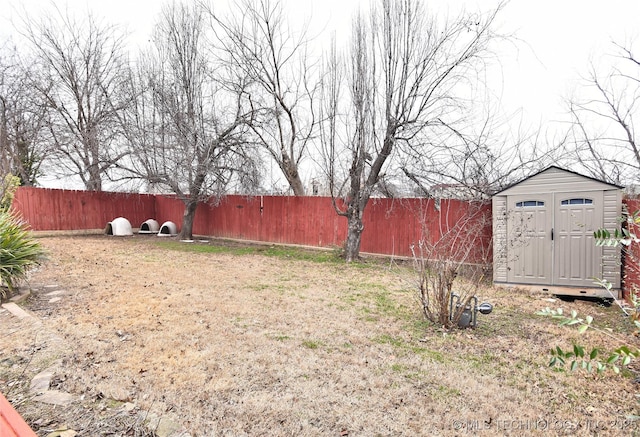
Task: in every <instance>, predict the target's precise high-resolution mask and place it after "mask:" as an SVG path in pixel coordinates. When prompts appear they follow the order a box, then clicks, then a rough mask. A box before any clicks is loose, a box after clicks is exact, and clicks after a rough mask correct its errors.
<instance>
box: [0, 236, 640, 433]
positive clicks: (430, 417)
mask: <svg viewBox="0 0 640 437" xmlns="http://www.w3.org/2000/svg"><path fill="white" fill-rule="evenodd" d="M41 242H42V244H43V245H44V246H45V247H46V248H47V250H48V252H49V261H48V262H47V263H46V264H45V265H44V266H43V267H42V268H41V269H40V270H39V271H38V272H36V273H35V274H34V275H33V278H32V281H31V282H32V283H31V285H32V286H33V287H34V288H36V289H39V288H40V287H41V286H44V285H48V284H57V285H59V286H60V287H61V288H63V289H64V290H66V291H67V292H68V294H67V295H65V296H64V297H63V299H62V300H61V301H59V302H55V303H50V302H49V298H46V297H45V296H44V295H43V293H42V292H41V293H40V294H36V295H35V296H34V297H33V298H32V299H31V300H30V301H29V302H28V303H27V304H26V307H27V308H28V309H31V310H32V311H33V312H34V313H35V314H36V315H37V316H38V317H39V318H40V319H41V321H42V327H41V328H37V329H35V331H34V328H27V327H22V326H21V323H22V322H20V321H17V320H16V319H15V318H10V317H9V316H8V315H7V314H6V313H4V312H3V313H0V317H1V319H0V320H1V321H2V323H3V326H7V324H9V326H8V335H4V336H3V338H2V339H1V340H0V346H1V347H2V350H3V353H2V356H3V359H2V361H0V391H2V392H3V393H7V392H9V396H8V397H10V398H12V400H13V401H14V402H16V399H17V403H18V410H19V411H20V412H21V413H22V414H23V415H24V416H25V418H26V419H27V420H28V421H29V422H30V423H31V424H32V426H33V427H34V429H36V430H39V431H38V432H39V434H41V435H45V434H46V432H47V431H48V430H49V431H50V430H51V429H55V426H56V425H57V424H62V423H65V424H66V425H67V426H68V427H69V428H72V429H76V430H84V431H85V434H86V435H112V434H109V432H111V431H109V432H107V431H103V430H102V428H100V427H99V426H98V425H99V424H101V423H104V421H105V420H108V419H109V418H111V423H112V424H120V425H118V426H120V427H121V429H119V430H118V432H115V434H116V435H135V434H138V433H139V431H138V428H137V422H136V421H137V420H138V419H137V418H139V416H136V417H137V418H134V417H133V416H131V415H130V414H129V415H127V414H126V413H124V412H122V410H121V405H122V402H127V401H129V402H132V403H135V405H136V408H137V409H138V410H141V411H143V412H145V411H150V412H153V413H155V414H166V415H169V416H170V417H173V418H174V419H175V420H177V421H178V422H180V423H181V424H182V425H184V427H185V428H186V429H187V430H188V431H189V432H190V433H191V434H192V435H238V436H239V435H296V436H306V435H309V436H311V435H333V436H340V435H351V436H365V435H366V436H374V435H443V436H447V435H461V434H465V433H470V434H477V435H495V434H505V435H529V434H534V435H535V434H540V433H543V431H544V434H545V435H591V434H594V431H597V433H598V435H622V434H627V435H628V434H630V432H628V431H631V430H633V431H636V432H637V431H638V430H639V429H640V428H638V427H637V426H635V423H633V424H629V423H628V422H627V421H625V417H627V416H628V415H636V414H638V413H639V411H638V404H637V400H636V392H637V386H636V383H635V382H634V377H635V375H633V374H632V373H631V372H626V373H625V374H624V375H620V376H615V375H611V374H609V375H607V376H604V377H597V376H594V375H586V374H582V373H569V374H567V373H560V372H554V371H552V370H551V369H549V368H548V367H547V365H546V364H547V362H548V356H547V351H548V350H549V348H550V347H552V346H555V345H561V346H563V347H564V346H568V345H571V343H572V341H575V340H577V339H579V340H580V341H581V342H582V343H586V344H587V345H596V344H603V345H610V346H617V345H615V344H613V343H611V342H610V340H609V339H607V338H604V337H601V336H599V335H598V334H597V333H587V334H585V335H584V336H581V337H578V335H577V334H576V333H575V332H574V331H573V330H571V329H566V328H560V327H557V326H555V325H554V324H553V323H552V322H551V321H550V320H549V319H544V318H541V317H538V316H535V315H534V313H535V311H536V310H538V309H541V308H543V307H545V306H563V307H564V308H565V309H566V310H568V309H572V308H575V309H577V310H578V311H579V312H581V313H589V314H592V315H593V316H595V317H596V319H597V320H603V321H607V322H608V323H610V324H611V326H612V327H613V328H614V329H615V330H618V331H622V332H624V330H625V324H626V323H627V322H626V321H624V320H622V319H621V318H620V317H619V315H618V312H617V311H616V310H615V308H603V307H600V306H597V305H596V304H593V303H586V302H575V303H571V304H567V303H562V302H557V303H555V304H554V303H550V302H547V301H546V299H548V298H549V296H545V295H530V294H526V293H523V292H513V291H506V290H497V289H493V288H487V289H485V290H483V296H481V297H482V298H486V299H488V300H490V301H491V302H492V303H494V305H495V309H494V312H493V313H492V314H491V315H488V316H480V320H479V324H480V326H479V327H478V329H476V330H474V331H470V330H468V331H457V332H451V333H446V332H443V331H441V330H439V329H438V328H437V327H434V326H429V325H428V324H427V323H425V322H424V321H422V316H421V313H420V308H419V303H418V300H417V295H416V292H415V291H414V290H413V289H412V283H413V280H414V274H412V272H411V271H410V270H409V269H407V268H405V267H403V266H397V265H390V264H389V263H386V264H383V263H370V264H367V265H364V266H349V265H344V264H342V263H340V262H331V261H326V260H325V262H317V261H313V258H314V257H313V256H310V257H309V258H311V259H310V260H300V259H297V258H298V256H291V257H289V258H287V257H286V256H266V254H261V253H260V252H261V251H264V250H265V249H259V250H240V249H233V248H232V249H229V250H223V251H220V252H219V253H197V252H190V251H176V250H172V249H169V248H167V247H161V246H159V245H158V239H156V238H153V237H149V238H141V237H138V236H136V237H134V238H122V239H120V238H114V237H110V238H109V237H104V236H93V237H50V238H43V239H41ZM322 258H323V259H325V258H328V257H327V256H326V255H324V256H323V257H322ZM3 331H4V332H5V333H6V332H7V330H6V329H3ZM36 331H37V332H39V333H40V334H38V335H37V336H34V333H35V332H36ZM44 332H48V333H49V334H47V335H48V337H45V336H44V334H43V333H44ZM629 341H635V339H631V338H630V339H629ZM55 359H62V363H63V364H62V368H61V371H60V374H59V375H57V383H58V384H59V388H60V389H63V390H66V391H68V392H71V393H74V394H77V395H79V396H83V401H82V402H81V403H80V404H79V405H76V406H75V407H74V408H75V410H73V409H71V410H69V411H71V412H73V411H75V414H73V413H68V414H67V413H65V412H63V411H60V409H59V408H58V410H55V409H53V408H52V407H46V408H45V407H43V406H42V405H41V404H37V403H35V402H33V401H31V400H30V399H29V397H28V395H26V394H25V392H24V390H23V389H24V387H26V386H28V381H29V380H30V378H31V377H32V376H33V375H34V374H36V373H37V372H38V371H39V370H41V369H42V368H45V367H46V365H47V363H50V362H52V361H53V360H55ZM21 388H22V389H21ZM79 409H81V410H82V411H83V412H84V413H83V414H84V416H81V417H84V422H81V421H80V420H79V419H77V417H76V416H78V411H80V410H79ZM47 414H48V415H50V416H49V417H47V416H46V415H47ZM116 419H117V420H116ZM134 419H135V420H134ZM87 424H88V425H87ZM92 426H93V427H94V428H91V427H92ZM545 426H546V429H542V428H543V427H545ZM596 427H599V428H598V429H597V430H596V429H595V428H596ZM536 428H537V429H536Z"/></svg>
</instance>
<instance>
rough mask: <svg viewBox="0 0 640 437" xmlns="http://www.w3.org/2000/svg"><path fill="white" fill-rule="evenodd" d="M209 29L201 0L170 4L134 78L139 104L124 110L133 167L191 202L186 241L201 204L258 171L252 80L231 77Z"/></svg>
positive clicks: (184, 233) (183, 232)
mask: <svg viewBox="0 0 640 437" xmlns="http://www.w3.org/2000/svg"><path fill="white" fill-rule="evenodd" d="M207 30H208V24H207V20H206V13H205V10H204V8H203V7H202V5H200V4H196V5H194V6H187V5H186V4H178V3H173V4H169V5H167V6H165V7H164V8H163V10H162V13H161V17H160V20H159V22H158V23H157V25H156V28H155V34H154V37H153V42H154V48H153V49H152V51H151V52H150V53H148V54H147V56H146V57H145V58H143V59H144V60H143V61H142V67H141V70H140V71H139V74H138V75H137V76H132V83H133V84H134V86H132V90H136V91H135V92H134V95H135V96H136V99H135V104H134V105H133V106H132V107H131V111H126V112H124V113H123V114H124V116H123V121H124V123H123V124H124V125H125V126H128V127H127V129H126V130H127V138H128V140H129V143H130V145H131V148H132V150H133V151H134V152H133V153H132V163H131V167H130V168H129V170H132V171H133V173H134V175H136V176H138V177H141V178H143V179H145V180H147V181H148V182H149V184H150V185H151V186H153V187H154V188H155V189H157V190H161V191H165V192H166V191H169V192H171V193H175V194H176V195H177V196H178V198H180V200H182V202H184V204H185V211H184V216H183V221H182V227H181V230H180V235H179V237H180V238H182V239H191V238H192V234H193V221H194V218H195V213H196V209H197V206H198V202H202V201H209V200H210V197H211V196H216V195H220V194H221V193H223V192H224V190H225V188H226V187H227V185H228V184H229V183H230V182H231V181H233V180H236V181H238V180H239V181H240V182H246V181H247V180H250V182H251V181H252V180H254V179H255V176H256V174H257V170H256V163H255V161H254V159H253V158H254V157H253V155H252V154H251V153H249V151H247V149H246V147H245V139H244V137H245V135H246V129H247V128H246V126H247V125H248V124H249V123H250V122H251V110H247V109H245V107H244V101H245V99H246V95H245V91H244V87H245V84H244V83H243V82H234V81H231V80H228V79H229V78H231V77H233V74H231V73H230V72H228V71H227V69H228V64H226V63H223V62H221V61H219V60H218V59H217V54H216V53H215V52H212V51H210V50H209V48H210V47H212V46H213V44H211V43H210V41H209V40H208V39H207ZM136 77H137V79H136ZM250 182H249V183H250Z"/></svg>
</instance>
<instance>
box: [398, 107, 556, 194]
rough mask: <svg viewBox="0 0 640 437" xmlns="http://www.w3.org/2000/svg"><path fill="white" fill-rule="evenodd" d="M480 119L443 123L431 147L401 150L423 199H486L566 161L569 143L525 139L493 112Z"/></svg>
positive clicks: (537, 133) (537, 135) (512, 122)
mask: <svg viewBox="0 0 640 437" xmlns="http://www.w3.org/2000/svg"><path fill="white" fill-rule="evenodd" d="M479 117H482V118H481V119H477V120H474V119H472V118H471V117H468V116H467V117H465V123H463V124H460V123H455V124H449V123H444V122H443V123H442V124H441V125H440V126H438V127H437V128H438V129H437V130H436V127H435V126H434V127H433V129H432V132H431V135H430V136H429V141H428V142H427V143H425V144H419V143H418V146H417V147H415V145H412V144H408V145H407V146H406V147H404V148H403V152H404V153H403V155H402V156H401V157H400V158H399V162H400V169H401V171H402V172H403V174H404V176H406V178H407V179H409V180H410V181H411V182H412V183H414V184H415V186H416V187H418V190H419V191H418V192H419V193H420V195H423V196H425V197H442V196H443V195H448V196H452V197H455V198H464V199H487V198H489V197H491V196H492V195H493V194H494V193H496V192H498V191H500V190H501V189H504V188H506V187H507V186H509V185H510V184H512V183H514V182H516V181H519V180H522V179H523V178H525V177H527V176H530V175H532V174H534V173H535V172H537V171H540V170H542V169H543V168H545V167H547V166H549V165H551V164H557V163H558V162H559V161H560V160H562V159H563V158H564V147H563V146H564V144H565V141H566V138H565V137H561V138H548V137H546V136H545V135H544V134H543V132H542V129H540V128H539V127H538V128H535V129H534V133H533V134H530V133H526V132H524V131H523V129H524V128H523V129H521V124H519V123H518V120H517V119H516V118H515V117H510V118H507V119H506V120H505V119H502V120H501V119H500V117H498V116H497V115H496V114H495V113H492V112H481V113H480V114H479ZM513 126H517V127H518V129H517V130H515V131H514V130H513ZM435 132H437V135H434V133H435ZM548 145H550V146H548Z"/></svg>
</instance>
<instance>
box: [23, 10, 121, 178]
mask: <svg viewBox="0 0 640 437" xmlns="http://www.w3.org/2000/svg"><path fill="white" fill-rule="evenodd" d="M23 34H24V36H25V37H26V38H27V39H28V41H29V42H30V43H31V46H32V47H33V49H34V52H35V55H36V57H37V61H36V65H37V71H36V74H35V75H34V81H33V82H32V84H31V85H32V86H33V87H34V89H36V90H37V91H38V92H39V93H40V95H41V97H42V99H43V101H44V103H45V105H46V108H47V110H48V113H49V116H48V122H49V130H50V135H51V138H52V141H53V143H54V146H55V148H54V150H53V155H52V158H54V159H55V160H56V164H57V166H56V168H57V169H58V170H59V171H60V172H61V176H78V177H80V179H81V180H82V182H83V183H84V186H85V188H86V189H87V190H94V191H101V190H102V183H103V180H104V178H105V177H106V176H107V175H108V173H109V170H110V169H111V168H112V167H113V166H114V165H115V163H117V162H118V160H119V159H120V158H122V157H123V156H124V152H123V149H122V148H121V147H120V146H121V144H120V143H119V139H120V135H119V134H120V132H119V130H118V123H117V113H118V111H120V110H122V108H123V107H125V106H126V105H127V104H128V98H129V96H127V95H126V94H125V93H123V92H121V91H122V86H123V83H124V82H125V80H126V77H127V75H126V71H127V59H126V56H125V52H124V51H123V41H124V39H123V38H124V37H123V35H122V34H121V33H119V32H118V29H117V28H116V27H114V26H109V25H105V24H103V23H101V22H100V21H98V20H97V19H96V18H94V17H93V16H92V15H91V14H89V13H88V14H87V15H86V16H83V17H74V16H72V15H71V14H70V13H69V12H68V11H63V10H60V9H58V8H54V10H52V11H47V15H43V16H42V17H41V18H40V19H36V18H33V17H31V18H26V19H25V20H24V28H23Z"/></svg>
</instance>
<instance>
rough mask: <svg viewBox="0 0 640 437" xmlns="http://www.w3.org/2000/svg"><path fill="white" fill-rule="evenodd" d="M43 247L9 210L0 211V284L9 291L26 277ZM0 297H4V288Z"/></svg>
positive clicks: (39, 256) (36, 262)
mask: <svg viewBox="0 0 640 437" xmlns="http://www.w3.org/2000/svg"><path fill="white" fill-rule="evenodd" d="M43 254H44V252H43V249H42V246H41V245H40V243H38V242H37V241H36V240H35V239H34V238H33V236H31V235H30V234H29V232H28V231H27V229H26V227H25V225H24V223H23V222H22V221H21V220H20V219H19V218H18V217H17V216H16V214H15V213H13V212H9V211H2V212H0V285H4V287H6V288H8V290H9V291H10V292H11V291H13V290H14V288H15V287H16V285H17V284H18V283H19V282H20V281H22V280H24V279H26V277H27V273H28V272H29V270H30V269H31V268H33V267H35V266H37V265H38V264H39V263H40V260H41V259H42V257H43ZM4 287H2V288H0V294H1V296H0V297H3V298H4V297H6V293H5V288H4Z"/></svg>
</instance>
